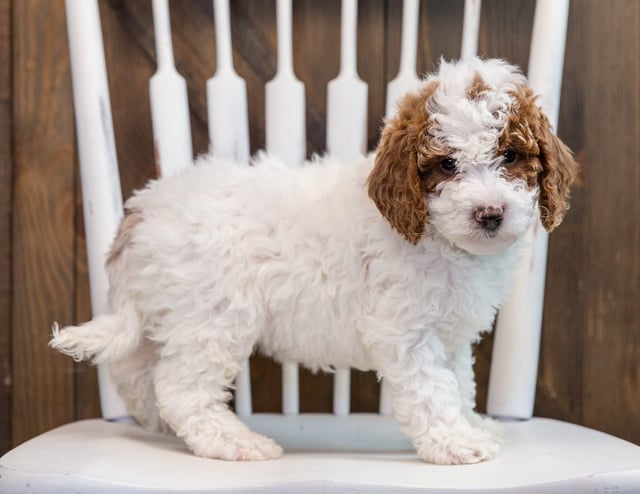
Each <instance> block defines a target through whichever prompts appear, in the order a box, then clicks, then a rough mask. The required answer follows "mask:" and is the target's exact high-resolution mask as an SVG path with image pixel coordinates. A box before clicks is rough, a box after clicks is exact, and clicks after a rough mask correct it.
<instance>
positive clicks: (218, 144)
mask: <svg viewBox="0 0 640 494" xmlns="http://www.w3.org/2000/svg"><path fill="white" fill-rule="evenodd" d="M213 5H214V13H215V24H216V57H217V61H216V65H217V66H216V73H215V75H214V76H213V77H212V78H211V79H209V80H208V81H207V112H208V119H209V139H210V140H211V148H212V152H213V154H214V156H216V157H218V158H224V159H231V160H234V161H236V162H238V163H248V162H249V118H248V110H247V85H246V83H245V81H244V79H242V78H241V77H240V76H239V75H238V74H237V73H236V72H235V70H234V68H233V57H232V49H231V20H230V17H229V0H214V2H213Z"/></svg>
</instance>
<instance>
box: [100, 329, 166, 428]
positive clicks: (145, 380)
mask: <svg viewBox="0 0 640 494" xmlns="http://www.w3.org/2000/svg"><path fill="white" fill-rule="evenodd" d="M157 346H158V345H157V344H156V343H155V342H153V341H150V340H148V339H146V338H144V339H142V340H141V341H140V344H139V345H138V348H137V350H136V352H135V353H134V354H132V355H130V356H129V357H128V358H126V359H122V360H118V361H115V362H111V363H110V364H109V370H110V372H111V376H112V377H113V381H114V383H115V384H116V386H117V389H118V393H119V394H120V396H122V398H123V399H124V401H125V403H126V405H127V410H128V411H129V413H130V414H131V415H132V416H133V417H134V418H135V419H136V420H137V421H138V422H139V423H140V424H141V425H142V426H143V427H144V428H145V429H147V430H151V431H156V432H163V433H170V432H172V431H171V429H170V428H169V426H168V425H167V424H166V423H165V422H164V421H163V420H162V419H161V418H160V416H159V415H158V407H157V406H156V393H155V390H154V385H153V372H154V371H153V369H154V367H155V364H156V362H157V361H158V355H157V350H158V348H157Z"/></svg>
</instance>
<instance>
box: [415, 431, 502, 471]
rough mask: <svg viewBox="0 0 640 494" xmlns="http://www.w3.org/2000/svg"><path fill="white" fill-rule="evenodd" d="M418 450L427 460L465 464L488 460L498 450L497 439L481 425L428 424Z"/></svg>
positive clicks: (449, 463)
mask: <svg viewBox="0 0 640 494" xmlns="http://www.w3.org/2000/svg"><path fill="white" fill-rule="evenodd" d="M428 435H429V439H428V440H427V441H424V442H423V443H422V444H421V445H420V446H419V447H418V454H419V455H420V456H421V458H422V459H423V460H424V461H426V462H429V463H435V464H438V465H466V464H471V463H479V462H481V461H486V460H491V459H493V458H495V457H496V456H497V455H498V453H499V452H500V440H499V439H498V438H496V437H495V436H494V435H493V434H492V433H490V432H488V431H487V430H484V429H481V428H471V427H468V426H467V427H464V428H461V429H455V428H454V429H449V428H448V429H446V430H445V429H443V428H432V429H431V430H430V431H429V433H428Z"/></svg>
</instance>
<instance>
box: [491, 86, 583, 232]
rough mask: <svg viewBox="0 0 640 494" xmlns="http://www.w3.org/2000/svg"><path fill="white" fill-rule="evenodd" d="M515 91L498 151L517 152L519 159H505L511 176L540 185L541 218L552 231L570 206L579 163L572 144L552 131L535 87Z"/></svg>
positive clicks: (523, 87)
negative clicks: (507, 161)
mask: <svg viewBox="0 0 640 494" xmlns="http://www.w3.org/2000/svg"><path fill="white" fill-rule="evenodd" d="M512 95H513V98H514V103H513V105H512V107H511V110H510V112H509V117H508V121H507V125H506V126H505V129H504V132H503V133H502V135H501V136H500V140H499V144H498V154H499V155H503V154H504V153H507V152H512V153H515V156H516V159H515V161H513V162H512V163H505V168H506V175H507V177H509V176H510V177H513V178H517V179H521V180H524V181H525V182H526V184H527V186H528V187H529V188H534V187H536V186H537V187H539V188H540V197H539V200H538V202H539V207H540V218H541V220H542V225H543V226H544V227H545V229H546V230H547V231H549V232H550V231H552V230H553V229H554V228H555V227H556V226H558V225H559V224H560V223H561V222H562V218H563V217H564V214H565V213H566V211H567V210H568V209H569V192H570V188H571V185H572V184H573V182H574V181H575V179H576V175H577V172H578V164H577V163H576V162H575V161H574V159H573V156H572V155H571V151H570V150H569V148H568V147H567V146H566V145H565V144H564V143H563V142H562V141H561V140H560V139H558V137H556V136H555V135H554V134H553V133H552V132H551V126H550V124H549V120H548V119H547V116H546V115H545V114H544V113H543V112H542V110H541V109H540V107H539V106H538V104H537V103H536V99H537V98H536V96H535V95H534V94H533V91H532V90H531V89H530V88H528V87H526V86H519V87H518V88H517V89H516V90H515V91H514V92H513V93H512Z"/></svg>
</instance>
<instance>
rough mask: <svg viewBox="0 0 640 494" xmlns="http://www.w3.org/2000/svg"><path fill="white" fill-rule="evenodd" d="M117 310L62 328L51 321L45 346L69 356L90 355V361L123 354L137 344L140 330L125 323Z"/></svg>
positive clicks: (110, 359) (114, 357) (102, 360)
mask: <svg viewBox="0 0 640 494" xmlns="http://www.w3.org/2000/svg"><path fill="white" fill-rule="evenodd" d="M126 319H127V318H125V317H123V316H122V315H120V314H108V315H100V316H96V317H94V318H93V320H91V321H89V322H87V323H85V324H82V325H80V326H68V327H66V328H63V329H62V330H61V329H60V327H59V326H58V323H54V324H53V328H52V331H53V337H52V338H51V341H50V342H49V346H50V347H51V348H54V349H56V350H58V351H59V352H62V353H64V354H66V355H69V356H71V357H73V360H75V361H76V362H79V361H81V360H89V359H91V360H92V361H93V363H94V364H100V363H102V362H110V361H113V360H117V359H119V358H120V357H123V356H124V355H126V354H127V353H129V352H131V351H132V350H134V349H135V348H136V347H137V346H138V342H139V339H140V331H138V328H137V324H135V327H131V326H134V324H131V322H132V321H129V324H128V323H127V320H126Z"/></svg>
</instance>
